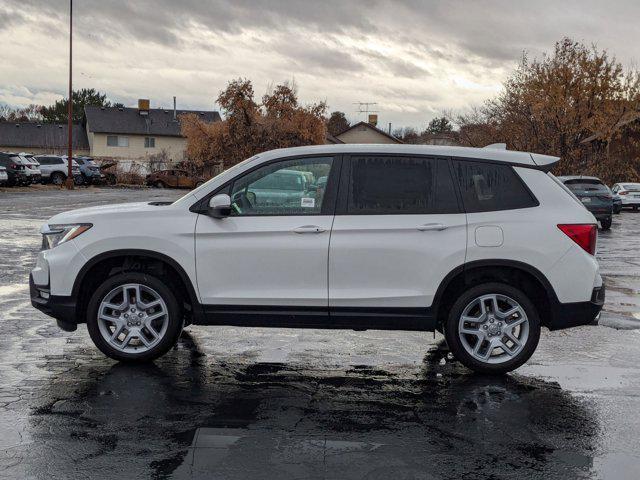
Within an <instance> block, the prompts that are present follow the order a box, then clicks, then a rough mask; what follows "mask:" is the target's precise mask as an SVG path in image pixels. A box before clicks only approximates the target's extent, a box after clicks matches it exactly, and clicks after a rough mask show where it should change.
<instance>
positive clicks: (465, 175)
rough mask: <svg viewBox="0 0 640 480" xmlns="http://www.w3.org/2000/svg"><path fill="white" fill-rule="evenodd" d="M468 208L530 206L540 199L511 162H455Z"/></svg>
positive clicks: (503, 208) (488, 208)
mask: <svg viewBox="0 0 640 480" xmlns="http://www.w3.org/2000/svg"><path fill="white" fill-rule="evenodd" d="M453 164H454V170H455V172H456V176H457V177H458V181H459V183H460V192H461V194H462V201H463V203H464V207H465V210H466V211H467V212H469V213H471V212H491V211H498V210H513V209H516V208H529V207H535V206H537V205H538V202H537V201H536V199H535V198H534V197H533V195H532V194H531V193H529V191H528V190H527V188H526V187H525V186H524V183H523V182H522V180H521V179H520V177H519V176H518V175H517V174H516V172H515V171H514V170H513V168H512V167H511V166H510V165H500V164H494V163H483V162H474V161H454V162H453Z"/></svg>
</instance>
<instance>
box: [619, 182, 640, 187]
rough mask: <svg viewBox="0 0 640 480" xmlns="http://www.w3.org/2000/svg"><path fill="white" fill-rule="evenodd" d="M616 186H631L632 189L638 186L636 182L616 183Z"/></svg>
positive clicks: (639, 184)
mask: <svg viewBox="0 0 640 480" xmlns="http://www.w3.org/2000/svg"><path fill="white" fill-rule="evenodd" d="M616 185H633V186H634V187H636V186H640V183H638V182H618V183H617V184H616Z"/></svg>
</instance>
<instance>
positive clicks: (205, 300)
mask: <svg viewBox="0 0 640 480" xmlns="http://www.w3.org/2000/svg"><path fill="white" fill-rule="evenodd" d="M558 160H559V159H558V158H557V157H550V156H546V155H539V154H535V153H526V152H513V151H505V150H493V149H476V148H464V147H438V146H431V145H430V146H427V145H344V144H339V145H314V146H311V147H299V148H289V149H279V150H272V151H270V152H265V153H262V154H259V155H256V156H254V157H252V158H250V159H248V160H246V161H244V162H242V163H240V164H238V165H236V166H235V167H234V168H232V169H229V170H227V171H225V172H223V173H221V174H220V175H218V176H217V177H215V178H213V179H212V180H210V181H209V182H207V183H206V184H204V185H202V186H201V187H200V188H197V189H195V190H194V191H192V192H189V193H188V194H187V195H184V196H183V197H182V198H180V199H178V200H176V201H175V202H173V203H169V202H148V203H145V202H137V203H131V204H125V205H112V206H107V205H103V206H99V207H90V208H82V209H80V210H73V211H70V212H64V213H60V214H58V215H55V216H54V217H52V218H50V219H49V220H48V221H47V222H46V223H45V225H43V226H42V229H41V233H42V235H43V239H42V240H43V241H42V251H41V252H40V253H39V255H38V258H37V261H36V265H35V268H34V269H33V270H32V271H31V276H30V295H31V302H32V304H33V306H34V307H36V308H38V309H40V310H41V311H43V312H44V313H46V314H48V315H51V316H52V317H54V318H56V319H57V321H58V325H59V326H60V328H62V329H65V330H68V331H73V330H75V329H77V327H78V324H82V323H86V324H87V328H88V331H89V334H90V336H91V339H92V340H93V341H94V343H95V344H96V346H97V347H98V348H99V349H100V350H101V351H102V352H103V353H105V354H106V355H108V356H110V357H112V358H114V359H117V360H121V361H126V362H143V361H150V360H153V359H155V358H158V357H159V356H161V355H163V354H165V353H167V352H168V351H170V350H171V349H172V348H173V346H174V345H175V344H176V342H177V340H178V338H179V336H180V333H181V331H182V329H183V327H184V326H185V325H189V324H195V325H235V326H247V327H251V326H253V327H257V326H260V327H300V328H302V327H307V328H328V329H357V330H365V329H390V330H415V331H435V330H438V331H440V332H443V333H444V335H445V337H446V340H447V344H448V346H449V348H450V349H451V352H452V354H453V355H454V356H455V357H456V358H457V359H458V360H460V361H461V362H462V363H463V364H464V365H466V366H467V367H469V368H472V369H474V370H477V371H479V372H484V373H504V372H507V371H510V370H513V369H515V368H517V367H519V366H520V365H522V364H523V363H524V362H525V361H526V360H527V359H528V358H529V357H530V356H531V355H532V354H533V352H534V351H535V349H536V347H537V345H538V340H539V339H540V331H541V328H542V327H547V328H549V329H551V330H557V329H562V328H569V327H574V326H577V325H586V324H591V323H593V322H594V320H596V319H597V315H598V313H599V311H600V309H601V308H602V304H603V302H604V296H605V287H604V284H603V282H602V277H601V276H600V273H599V267H598V262H597V260H596V258H595V251H596V243H597V235H598V229H597V225H596V221H595V219H594V218H593V215H592V214H591V213H589V212H588V211H587V210H586V209H584V208H583V207H582V206H581V205H580V202H578V201H576V198H575V196H574V195H573V194H572V193H571V192H570V191H569V190H568V189H567V188H566V187H565V186H563V185H562V184H561V183H560V182H559V181H558V180H556V179H555V177H554V176H553V175H551V174H550V173H548V172H549V170H550V169H551V168H552V167H553V166H554V165H555V164H556V163H557V162H558ZM289 172H297V173H302V174H303V175H302V176H301V177H302V178H301V177H299V176H297V174H296V175H293V174H291V173H289ZM283 173H284V175H281V174H283ZM323 176H326V177H327V182H326V185H325V187H324V188H315V190H314V189H313V188H309V189H308V190H309V192H310V193H309V195H308V196H303V197H299V199H298V202H297V204H296V205H293V204H291V202H290V197H289V193H290V192H291V191H294V192H298V191H300V190H299V189H300V186H299V185H298V179H300V181H301V182H302V183H305V184H306V183H307V182H309V183H310V185H317V184H318V183H319V179H320V178H321V177H323ZM272 177H273V179H272ZM285 177H286V178H285ZM302 179H304V181H303V180H302ZM316 179H318V181H316ZM292 186H295V189H292V188H291V187H292ZM258 187H259V188H258ZM302 187H304V185H302ZM344 187H347V188H344ZM261 190H262V191H264V190H270V191H271V193H270V194H269V198H271V199H272V200H273V202H269V203H262V204H260V203H259V202H252V201H251V200H252V198H251V195H249V193H250V192H259V191H261ZM277 190H280V193H282V195H276V193H277ZM256 197H257V195H256ZM276 199H277V200H278V201H277V203H276ZM254 200H255V198H254ZM567 348H570V347H569V346H567ZM576 348H578V347H576ZM565 353H566V352H565ZM550 360H551V361H553V358H551V359H550Z"/></svg>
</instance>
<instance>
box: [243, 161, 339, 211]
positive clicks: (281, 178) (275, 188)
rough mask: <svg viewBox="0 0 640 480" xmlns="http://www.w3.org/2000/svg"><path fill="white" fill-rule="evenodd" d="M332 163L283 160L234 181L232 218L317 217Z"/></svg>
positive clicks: (320, 209)
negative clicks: (272, 216)
mask: <svg viewBox="0 0 640 480" xmlns="http://www.w3.org/2000/svg"><path fill="white" fill-rule="evenodd" d="M332 161H333V158H332V157H314V158H297V159H293V160H285V161H281V162H276V163H272V164H269V165H265V166H263V167H261V168H258V169H257V170H254V171H253V172H250V173H248V174H247V175H245V176H243V177H241V178H239V179H237V180H236V181H235V182H234V184H233V187H232V190H231V199H232V216H255V215H317V214H319V213H320V212H321V211H322V204H323V201H324V194H325V187H326V179H327V177H328V176H329V171H330V170H331V164H332Z"/></svg>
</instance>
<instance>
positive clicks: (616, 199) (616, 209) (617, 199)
mask: <svg viewBox="0 0 640 480" xmlns="http://www.w3.org/2000/svg"><path fill="white" fill-rule="evenodd" d="M609 191H610V192H611V196H612V197H613V213H615V214H616V215H617V214H618V213H620V212H621V211H622V197H621V196H620V195H618V194H617V193H614V192H613V190H612V189H611V188H609Z"/></svg>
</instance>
